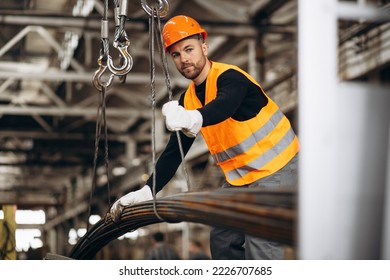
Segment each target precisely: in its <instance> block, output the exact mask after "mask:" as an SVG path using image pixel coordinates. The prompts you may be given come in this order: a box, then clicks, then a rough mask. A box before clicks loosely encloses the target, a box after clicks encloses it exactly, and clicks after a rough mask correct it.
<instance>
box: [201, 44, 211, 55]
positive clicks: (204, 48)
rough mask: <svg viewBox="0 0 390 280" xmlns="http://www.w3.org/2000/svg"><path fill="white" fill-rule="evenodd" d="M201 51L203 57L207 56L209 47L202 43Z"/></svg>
mask: <svg viewBox="0 0 390 280" xmlns="http://www.w3.org/2000/svg"><path fill="white" fill-rule="evenodd" d="M202 51H203V53H204V55H207V54H208V52H209V45H208V44H207V42H203V43H202Z"/></svg>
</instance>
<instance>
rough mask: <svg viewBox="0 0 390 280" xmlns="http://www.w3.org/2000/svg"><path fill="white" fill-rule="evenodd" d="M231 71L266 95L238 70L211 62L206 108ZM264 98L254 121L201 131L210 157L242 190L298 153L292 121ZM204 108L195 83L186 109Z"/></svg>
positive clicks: (230, 122)
mask: <svg viewBox="0 0 390 280" xmlns="http://www.w3.org/2000/svg"><path fill="white" fill-rule="evenodd" d="M228 69H235V70H237V71H239V72H241V73H243V74H244V75H245V76H246V77H247V78H248V79H249V80H250V81H251V82H252V83H254V84H255V85H257V86H258V87H259V89H260V90H261V91H262V92H263V93H264V91H263V89H262V88H261V86H260V85H259V84H258V83H257V82H256V81H255V79H254V78H253V77H251V76H250V75H249V74H248V73H246V72H245V71H243V70H242V69H240V68H238V67H237V66H234V65H228V64H223V63H218V62H212V66H211V69H210V72H209V73H208V76H207V81H206V92H205V104H207V103H209V102H211V101H213V100H214V99H215V98H216V96H217V90H218V89H217V79H218V77H219V76H220V75H221V74H222V73H223V72H225V71H226V70H228ZM264 95H265V96H266V97H267V98H268V103H267V105H266V106H265V107H263V108H262V109H261V110H260V112H259V113H258V114H257V115H256V116H255V117H253V118H251V119H249V120H246V121H237V120H234V119H233V118H228V119H226V120H224V121H223V122H220V123H218V124H215V125H210V126H206V127H202V128H201V133H202V135H203V137H204V139H205V141H206V144H207V146H208V149H209V151H210V153H211V155H212V156H213V158H214V159H215V161H216V164H217V165H218V166H220V167H221V168H222V171H223V172H224V174H225V177H226V180H227V181H228V182H229V183H230V184H231V185H234V186H242V185H245V184H250V183H253V182H255V181H257V180H258V179H261V178H264V177H266V176H268V175H271V174H273V173H275V172H276V171H278V170H279V169H281V168H283V167H284V166H285V165H286V164H287V163H288V162H289V161H290V160H291V159H292V158H293V157H294V156H295V155H296V154H297V153H298V150H299V142H298V138H297V136H296V135H295V133H294V131H293V129H292V127H291V124H290V122H289V120H288V119H287V118H286V116H285V115H284V114H283V113H282V112H281V111H280V110H279V107H278V106H277V105H276V104H275V102H273V101H272V100H271V99H270V98H269V97H268V96H267V95H266V94H265V93H264ZM202 106H203V105H202V104H201V102H200V100H199V99H198V97H197V96H196V92H195V84H194V83H193V82H192V83H191V84H190V86H189V87H188V89H187V91H186V93H185V97H184V107H185V108H186V109H188V110H194V109H198V108H201V107H202Z"/></svg>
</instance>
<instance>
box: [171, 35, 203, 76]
mask: <svg viewBox="0 0 390 280" xmlns="http://www.w3.org/2000/svg"><path fill="white" fill-rule="evenodd" d="M169 53H170V54H171V56H172V59H173V62H174V63H175V65H176V68H177V70H179V72H180V73H181V74H182V75H183V76H184V77H186V78H187V79H190V80H195V79H196V78H197V77H198V76H199V74H200V73H201V72H202V70H203V68H204V66H205V65H206V61H207V44H206V43H205V42H202V41H201V40H199V39H196V38H190V39H184V40H182V41H179V42H177V43H175V44H174V45H172V46H171V47H170V49H169Z"/></svg>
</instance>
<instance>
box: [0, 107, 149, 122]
mask: <svg viewBox="0 0 390 280" xmlns="http://www.w3.org/2000/svg"><path fill="white" fill-rule="evenodd" d="M0 115H41V116H58V117H63V116H96V108H76V107H67V108H60V107H43V106H41V107H38V106H24V107H13V106H12V107H11V106H4V105H0ZM106 116H107V117H142V118H146V119H149V118H151V114H150V112H148V111H145V110H144V109H135V108H131V109H130V108H123V109H120V108H112V109H111V108H107V109H106Z"/></svg>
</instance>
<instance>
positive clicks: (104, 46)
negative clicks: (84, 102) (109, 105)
mask: <svg viewBox="0 0 390 280" xmlns="http://www.w3.org/2000/svg"><path fill="white" fill-rule="evenodd" d="M107 14H108V0H105V1H104V11H103V17H102V36H101V49H100V58H99V59H101V60H102V61H107V59H108V54H109V40H108V36H106V35H107V34H106V30H105V28H103V26H104V25H105V23H106V22H107V19H108V15H107ZM106 90H107V86H106V85H105V84H102V85H101V87H100V90H99V98H100V100H99V102H98V108H97V113H96V126H95V149H94V157H93V169H92V187H91V192H90V196H89V207H88V216H87V231H88V230H89V217H90V216H91V213H92V200H93V195H94V193H95V190H96V179H97V165H98V163H97V159H98V156H99V143H100V135H101V130H102V126H103V130H104V166H105V172H106V177H107V193H108V201H107V202H108V205H111V194H110V180H109V172H108V165H109V159H108V137H107V135H108V133H107V122H106Z"/></svg>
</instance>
